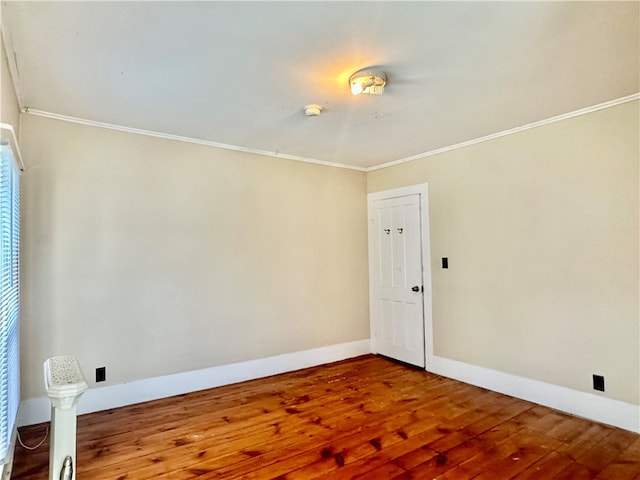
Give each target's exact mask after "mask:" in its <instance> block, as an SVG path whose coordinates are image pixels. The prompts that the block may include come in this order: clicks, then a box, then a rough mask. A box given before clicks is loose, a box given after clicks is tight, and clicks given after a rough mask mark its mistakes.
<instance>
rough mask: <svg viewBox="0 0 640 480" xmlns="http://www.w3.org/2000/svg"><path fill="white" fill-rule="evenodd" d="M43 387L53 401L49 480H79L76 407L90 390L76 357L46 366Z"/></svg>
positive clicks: (49, 362)
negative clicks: (77, 469)
mask: <svg viewBox="0 0 640 480" xmlns="http://www.w3.org/2000/svg"><path fill="white" fill-rule="evenodd" d="M44 383H45V389H46V391H47V396H48V397H49V399H50V400H51V428H50V431H51V439H50V443H49V480H63V479H64V480H74V479H75V478H76V474H75V471H76V405H77V404H78V400H80V397H81V396H82V394H83V393H84V392H85V391H86V390H87V389H88V388H89V386H88V385H87V382H86V380H85V378H84V375H83V373H82V370H81V369H80V364H79V363H78V361H77V360H76V359H75V358H74V357H52V358H49V359H47V360H46V361H45V362H44Z"/></svg>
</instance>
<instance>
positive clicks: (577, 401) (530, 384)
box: [427, 356, 640, 433]
mask: <svg viewBox="0 0 640 480" xmlns="http://www.w3.org/2000/svg"><path fill="white" fill-rule="evenodd" d="M427 363H428V366H427V369H428V370H429V371H430V372H433V373H436V374H438V375H442V376H445V377H449V378H453V379H455V380H460V381H462V382H465V383H470V384H472V385H477V386H479V387H482V388H486V389H488V390H493V391H494V392H499V393H504V394H505V395H510V396H512V397H516V398H520V399H522V400H527V401H530V402H534V403H537V404H540V405H544V406H547V407H550V408H554V409H556V410H561V411H563V412H566V413H570V414H572V415H575V416H578V417H582V418H586V419H589V420H593V421H595V422H600V423H605V424H607V425H612V426H614V427H619V428H623V429H625V430H629V431H631V432H635V433H640V405H634V404H631V403H626V402H622V401H620V400H614V399H611V398H606V397H603V396H600V395H595V394H593V393H586V392H580V391H577V390H572V389H570V388H566V387H560V386H557V385H552V384H549V383H544V382H540V381H537V380H532V379H530V378H525V377H519V376H517V375H511V374H508V373H504V372H500V371H498V370H490V369H488V368H483V367H479V366H477V365H471V364H468V363H463V362H459V361H456V360H451V359H448V358H444V357H437V356H433V357H431V358H430V359H429V360H428V362H427Z"/></svg>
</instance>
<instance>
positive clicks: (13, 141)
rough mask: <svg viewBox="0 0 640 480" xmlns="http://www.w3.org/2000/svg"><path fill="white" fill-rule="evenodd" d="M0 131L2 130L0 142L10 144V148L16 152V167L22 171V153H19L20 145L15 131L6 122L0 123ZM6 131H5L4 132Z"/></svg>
mask: <svg viewBox="0 0 640 480" xmlns="http://www.w3.org/2000/svg"><path fill="white" fill-rule="evenodd" d="M0 131H1V132H2V134H1V137H0V143H2V144H5V143H7V144H9V145H11V150H13V152H14V153H15V154H16V155H15V158H16V159H17V162H16V163H17V165H18V169H19V170H20V171H21V172H24V162H23V161H22V153H20V145H19V144H18V139H17V138H16V131H15V130H14V129H13V126H11V125H10V124H8V123H0ZM5 132H6V133H5Z"/></svg>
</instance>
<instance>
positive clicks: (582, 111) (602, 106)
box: [367, 93, 640, 172]
mask: <svg viewBox="0 0 640 480" xmlns="http://www.w3.org/2000/svg"><path fill="white" fill-rule="evenodd" d="M638 99H640V93H634V94H633V95H628V96H626V97H622V98H617V99H615V100H611V101H609V102H604V103H599V104H598V105H593V106H591V107H587V108H583V109H580V110H575V111H573V112H569V113H563V114H562V115H556V116H555V117H551V118H547V119H544V120H539V121H537V122H533V123H527V124H526V125H521V126H519V127H515V128H510V129H508V130H503V131H501V132H497V133H492V134H490V135H485V136H484V137H480V138H474V139H472V140H467V141H466V142H461V143H456V144H455V145H449V146H446V147H442V148H438V149H436V150H430V151H428V152H424V153H419V154H417V155H412V156H410V157H405V158H401V159H399V160H394V161H392V162H387V163H382V164H380V165H375V166H373V167H369V168H367V172H372V171H374V170H380V169H381V168H387V167H392V166H394V165H400V164H402V163H407V162H412V161H413V160H418V159H420V158H425V157H431V156H433V155H438V154H440V153H445V152H450V151H452V150H458V149H459V148H464V147H468V146H471V145H475V144H476V143H482V142H487V141H489V140H494V139H496V138H500V137H505V136H507V135H512V134H514V133H518V132H522V131H524V130H530V129H532V128H538V127H542V126H543V125H549V124H550V123H555V122H560V121H562V120H567V119H569V118H573V117H579V116H581V115H586V114H588V113H593V112H597V111H598V110H603V109H605V108H611V107H615V106H617V105H621V104H623V103H628V102H633V101H634V100H638Z"/></svg>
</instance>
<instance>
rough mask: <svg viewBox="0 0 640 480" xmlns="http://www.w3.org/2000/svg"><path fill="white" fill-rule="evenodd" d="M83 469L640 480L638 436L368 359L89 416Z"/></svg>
mask: <svg viewBox="0 0 640 480" xmlns="http://www.w3.org/2000/svg"><path fill="white" fill-rule="evenodd" d="M46 427H47V424H40V425H34V426H30V427H25V428H22V429H21V430H20V432H21V435H22V439H23V441H24V442H25V443H26V444H28V445H29V444H31V445H33V444H36V443H37V442H38V441H39V440H41V439H42V438H43V437H44V434H45V431H46ZM77 462H78V467H77V470H78V479H79V480H145V479H151V478H154V479H167V480H168V479H171V480H189V479H198V480H212V479H218V480H219V479H254V480H256V479H260V480H266V479H277V480H296V479H297V480H309V479H317V480H328V479H331V480H346V479H361V480H409V479H424V480H435V479H437V480H452V479H455V480H463V479H472V478H473V479H477V480H507V479H517V480H533V479H535V480H583V479H584V480H589V479H593V480H640V436H639V435H636V434H633V433H630V432H627V431H624V430H620V429H616V428H612V427H608V426H604V425H601V424H597V423H594V422H590V421H587V420H583V419H579V418H575V417H572V416H570V415H566V414H563V413H561V412H558V411H555V410H552V409H549V408H546V407H541V406H539V405H535V404H532V403H529V402H525V401H522V400H517V399H514V398H511V397H507V396H504V395H500V394H497V393H494V392H490V391H487V390H483V389H481V388H477V387H473V386H470V385H467V384H464V383H460V382H456V381H454V380H450V379H447V378H443V377H440V376H437V375H433V374H430V373H426V372H424V371H419V370H416V369H412V368H409V367H407V366H404V365H401V364H398V363H395V362H392V361H389V360H387V359H385V358H382V357H376V356H372V355H368V356H364V357H359V358H356V359H351V360H346V361H342V362H337V363H333V364H330V365H325V366H321V367H314V368H308V369H305V370H300V371H297V372H292V373H287V374H283V375H278V376H274V377H269V378H266V379H260V380H254V381H249V382H244V383H240V384H235V385H230V386H225V387H220V388H215V389H211V390H206V391H201V392H195V393H191V394H187V395H181V396H177V397H172V398H168V399H162V400H157V401H153V402H148V403H144V404H138V405H132V406H129V407H124V408H119V409H114V410H108V411H104V412H98V413H93V414H89V415H83V416H80V417H79V418H78V458H77ZM47 468H48V442H47V443H45V444H44V445H43V446H42V447H40V448H38V449H37V450H35V451H27V450H25V449H23V448H22V447H20V446H18V448H17V450H16V457H15V461H14V470H13V476H12V478H13V479H15V480H46V479H47V478H48V477H47Z"/></svg>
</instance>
